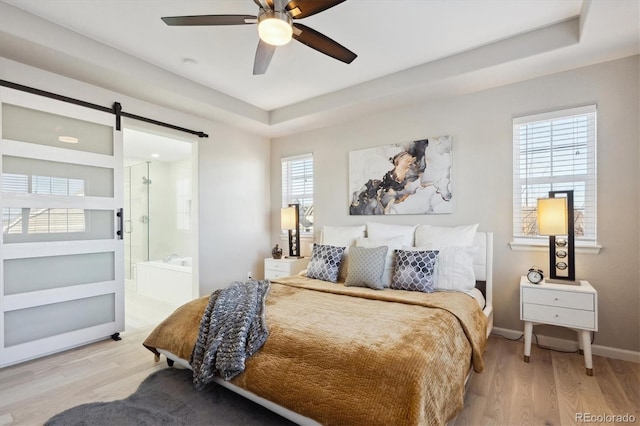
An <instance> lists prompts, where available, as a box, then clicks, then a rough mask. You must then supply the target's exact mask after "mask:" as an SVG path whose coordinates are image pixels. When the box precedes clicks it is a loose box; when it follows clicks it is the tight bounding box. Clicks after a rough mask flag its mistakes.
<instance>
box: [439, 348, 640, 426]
mask: <svg viewBox="0 0 640 426" xmlns="http://www.w3.org/2000/svg"><path fill="white" fill-rule="evenodd" d="M523 349H524V344H523V343H522V341H518V342H514V341H510V340H508V339H505V338H502V337H499V336H491V337H490V338H489V343H488V345H487V350H486V352H485V355H484V362H485V371H484V372H483V373H481V374H474V376H473V377H472V378H471V381H470V384H469V387H468V390H467V394H466V397H465V408H464V410H463V411H462V412H461V413H460V414H458V416H457V417H456V418H455V419H454V420H453V421H451V422H450V425H577V424H584V423H588V422H586V421H580V419H579V418H578V417H577V416H579V415H580V414H581V413H584V414H583V419H585V416H586V415H587V414H589V415H592V416H603V415H608V416H614V415H625V414H628V415H629V416H633V417H634V418H635V421H633V422H631V423H630V424H640V400H639V398H640V364H637V363H634V362H627V361H620V360H616V359H611V358H604V357H600V356H594V357H593V371H594V375H593V376H587V375H586V374H585V367H584V358H583V357H582V356H580V355H578V354H577V353H561V352H556V351H551V350H548V349H540V348H538V347H537V346H535V345H533V346H532V348H531V360H530V362H529V363H525V362H523V360H522V357H523ZM596 420H597V419H596ZM611 420H612V419H609V421H605V422H602V423H598V422H597V421H596V422H592V423H591V424H613V423H614V421H611ZM613 420H615V419H613Z"/></svg>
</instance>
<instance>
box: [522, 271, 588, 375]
mask: <svg viewBox="0 0 640 426" xmlns="http://www.w3.org/2000/svg"><path fill="white" fill-rule="evenodd" d="M520 319H521V320H522V321H524V361H525V362H529V356H530V355H531V335H532V333H533V326H534V324H550V325H557V326H561V327H568V328H571V329H574V330H576V331H578V336H579V339H578V345H579V347H580V349H581V350H582V351H583V352H584V363H585V367H586V372H587V375H589V376H592V375H593V362H592V359H591V332H592V331H598V292H597V291H596V289H594V288H593V287H592V286H591V284H589V283H588V282H587V281H580V285H571V284H556V283H547V282H545V281H543V282H542V283H541V284H531V283H530V282H529V280H527V277H521V278H520Z"/></svg>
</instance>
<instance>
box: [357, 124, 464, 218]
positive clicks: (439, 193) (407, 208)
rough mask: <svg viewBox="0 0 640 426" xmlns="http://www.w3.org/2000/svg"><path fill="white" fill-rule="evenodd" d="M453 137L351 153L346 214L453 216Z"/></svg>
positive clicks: (441, 137) (422, 140)
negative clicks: (448, 214) (348, 197)
mask: <svg viewBox="0 0 640 426" xmlns="http://www.w3.org/2000/svg"><path fill="white" fill-rule="evenodd" d="M451 156H452V155H451V137H450V136H440V137H437V138H429V139H421V140H416V141H412V142H409V143H406V144H395V145H386V146H381V147H377V148H370V149H362V150H358V151H351V152H350V153H349V196H350V200H349V214H350V215H387V214H443V213H452V212H453V209H452V205H451V204H452V203H451V199H452V197H453V195H452V193H451Z"/></svg>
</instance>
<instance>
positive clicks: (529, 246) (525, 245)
mask: <svg viewBox="0 0 640 426" xmlns="http://www.w3.org/2000/svg"><path fill="white" fill-rule="evenodd" d="M509 246H510V247H511V250H513V251H548V250H549V243H548V242H546V243H543V242H533V241H512V242H510V243H509ZM601 249H602V246H601V245H599V244H588V243H580V242H577V243H576V253H579V254H599V253H600V250H601Z"/></svg>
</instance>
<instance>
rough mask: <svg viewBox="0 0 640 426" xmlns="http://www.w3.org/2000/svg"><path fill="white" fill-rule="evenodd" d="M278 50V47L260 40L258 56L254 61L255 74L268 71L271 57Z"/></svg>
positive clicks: (257, 50)
mask: <svg viewBox="0 0 640 426" xmlns="http://www.w3.org/2000/svg"><path fill="white" fill-rule="evenodd" d="M275 51H276V47H275V46H272V45H270V44H268V43H265V42H264V41H262V40H260V42H259V43H258V48H257V49H256V58H255V59H254V61H253V75H260V74H264V73H265V72H267V68H269V63H271V58H273V54H274V53H275Z"/></svg>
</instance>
